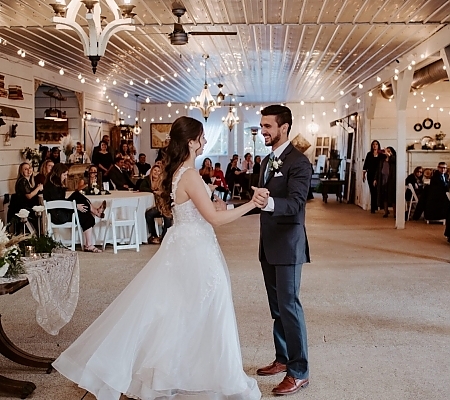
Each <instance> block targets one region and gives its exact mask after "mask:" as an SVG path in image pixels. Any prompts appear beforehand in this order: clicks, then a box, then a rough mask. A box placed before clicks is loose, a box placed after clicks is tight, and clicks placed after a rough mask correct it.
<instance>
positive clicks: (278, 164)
mask: <svg viewBox="0 0 450 400" xmlns="http://www.w3.org/2000/svg"><path fill="white" fill-rule="evenodd" d="M282 166H283V161H281V160H279V159H278V158H276V157H275V159H274V160H273V161H271V164H270V166H269V171H278V170H279V169H280V168H281V167H282Z"/></svg>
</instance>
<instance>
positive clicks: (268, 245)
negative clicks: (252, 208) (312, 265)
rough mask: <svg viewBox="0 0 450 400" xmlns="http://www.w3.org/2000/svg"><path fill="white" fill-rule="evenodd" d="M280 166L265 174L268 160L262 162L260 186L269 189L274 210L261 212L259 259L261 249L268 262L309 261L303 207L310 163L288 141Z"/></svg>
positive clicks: (286, 263)
mask: <svg viewBox="0 0 450 400" xmlns="http://www.w3.org/2000/svg"><path fill="white" fill-rule="evenodd" d="M279 160H281V161H282V163H283V164H282V165H281V167H280V168H279V169H278V170H277V171H275V170H272V171H271V172H270V174H269V177H268V180H267V182H266V183H265V184H264V174H265V171H266V166H267V163H268V161H269V156H267V157H265V158H264V160H263V161H262V163H261V172H260V177H259V186H260V187H265V188H267V189H268V190H269V191H270V196H271V197H272V198H273V200H274V206H275V207H274V211H273V212H267V211H261V216H260V218H261V230H260V243H259V259H260V260H261V255H262V250H264V255H265V257H266V260H267V262H268V263H269V264H272V265H288V264H302V263H305V262H309V261H310V259H309V246H308V238H307V237H306V231H305V206H306V200H307V197H308V191H309V186H310V181H311V163H310V162H309V160H308V158H307V157H306V156H305V155H303V154H302V153H301V152H300V151H298V150H297V149H296V148H295V147H294V146H293V145H292V144H289V145H288V146H287V147H286V149H285V150H284V151H283V153H282V154H281V156H280V158H279Z"/></svg>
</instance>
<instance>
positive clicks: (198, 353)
mask: <svg viewBox="0 0 450 400" xmlns="http://www.w3.org/2000/svg"><path fill="white" fill-rule="evenodd" d="M205 144H206V139H205V136H204V133H203V126H202V124H201V123H200V122H199V121H197V120H195V119H193V118H189V117H180V118H178V119H177V120H176V121H175V122H174V123H173V125H172V128H171V131H170V142H169V145H168V147H167V151H166V156H165V164H164V165H166V167H165V173H164V178H163V181H162V184H161V186H162V187H161V203H162V204H161V206H162V208H163V211H165V213H167V212H171V213H172V214H173V219H174V224H173V226H172V227H171V228H169V229H168V231H167V234H166V236H165V237H164V240H163V242H162V244H161V248H160V249H159V250H158V252H157V253H156V254H155V255H154V256H153V258H152V259H151V260H150V261H149V262H148V263H147V265H146V266H145V267H144V268H143V269H142V270H141V271H140V272H139V273H138V274H137V275H136V277H135V278H134V279H133V281H132V282H131V283H130V284H129V285H128V286H127V287H126V288H125V289H124V290H123V292H122V293H121V294H120V295H119V296H118V297H117V298H116V299H115V300H114V301H113V302H112V303H111V305H110V306H109V307H108V308H107V309H106V310H105V311H104V312H103V313H102V314H101V315H100V316H99V317H98V318H97V320H96V321H94V323H93V324H92V325H91V326H90V327H89V328H87V329H86V331H85V332H84V333H83V334H82V335H81V336H80V337H79V338H78V339H77V340H76V341H75V342H74V343H73V344H72V345H71V346H70V347H69V348H68V349H67V350H66V351H64V352H63V353H62V354H61V355H60V356H59V358H58V359H57V360H56V361H55V362H54V363H53V366H54V367H55V368H56V369H57V370H58V371H59V372H60V373H61V374H63V375H64V376H66V377H67V378H69V379H70V380H72V381H74V382H76V383H77V384H78V385H79V386H80V387H82V388H84V389H86V390H88V391H89V392H91V393H92V394H94V395H95V396H96V398H97V399H99V400H118V399H119V398H120V395H121V393H124V394H125V395H126V396H127V397H129V398H132V399H141V400H153V399H157V400H259V399H260V398H261V393H260V391H259V389H258V386H257V383H256V381H255V380H254V379H253V378H250V377H248V376H247V375H246V374H245V372H244V371H243V367H242V357H241V352H240V345H239V337H238V332H237V327H236V318H235V314H234V308H233V301H232V296H231V287H230V279H229V275H228V269H227V266H226V263H225V260H224V258H223V255H222V252H221V250H220V247H219V244H218V242H217V238H216V236H215V234H214V230H213V227H212V226H219V225H222V224H226V223H228V222H232V221H234V220H236V219H237V218H239V217H240V216H242V215H243V214H245V213H247V212H249V211H250V210H252V209H253V208H255V206H256V205H255V204H254V202H253V200H251V201H250V202H248V203H246V204H243V205H242V206H240V207H238V208H235V209H232V210H226V205H225V203H224V202H223V201H221V200H219V199H218V198H217V199H216V202H214V203H213V202H211V200H210V197H211V191H210V189H209V187H208V186H207V185H206V184H205V183H204V182H203V180H202V178H201V177H200V175H199V174H198V172H197V171H196V170H195V168H194V161H195V158H196V157H197V156H199V155H200V154H202V152H203V147H204V146H205Z"/></svg>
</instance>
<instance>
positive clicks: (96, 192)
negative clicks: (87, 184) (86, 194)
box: [94, 186, 100, 194]
mask: <svg viewBox="0 0 450 400" xmlns="http://www.w3.org/2000/svg"><path fill="white" fill-rule="evenodd" d="M99 193H100V190H99V189H98V187H97V186H94V194H99Z"/></svg>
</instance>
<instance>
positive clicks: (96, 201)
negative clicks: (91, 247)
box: [58, 190, 155, 245]
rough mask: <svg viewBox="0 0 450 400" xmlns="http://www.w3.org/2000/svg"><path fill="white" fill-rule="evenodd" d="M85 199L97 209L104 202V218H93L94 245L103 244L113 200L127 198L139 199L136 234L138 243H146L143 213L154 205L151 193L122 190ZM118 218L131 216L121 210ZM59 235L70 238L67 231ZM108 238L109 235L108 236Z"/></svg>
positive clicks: (127, 211)
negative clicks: (137, 234)
mask: <svg viewBox="0 0 450 400" xmlns="http://www.w3.org/2000/svg"><path fill="white" fill-rule="evenodd" d="M69 195H70V193H69V192H68V193H67V196H69ZM86 197H87V198H88V199H89V200H90V201H91V203H92V204H93V205H94V206H95V207H99V206H100V204H101V203H102V201H103V200H105V201H106V210H105V218H103V219H100V218H97V217H96V218H95V226H94V227H93V228H92V233H93V239H94V243H95V244H96V245H102V244H103V238H104V236H105V229H106V227H107V221H108V219H109V217H110V212H111V203H112V201H113V200H114V199H124V198H125V199H127V198H130V199H131V198H133V199H135V198H138V199H139V206H138V211H137V217H138V232H139V242H140V243H142V242H146V241H147V237H148V234H147V224H146V222H145V211H146V210H147V209H148V208H151V207H153V206H154V204H155V200H154V197H153V193H149V192H131V191H124V190H112V191H111V192H110V194H99V195H86ZM118 217H119V218H132V215H131V214H130V211H129V210H126V209H123V210H122V214H121V215H118ZM59 231H60V232H58V233H61V235H62V236H63V237H64V238H65V239H68V238H70V232H68V230H67V229H61V230H59ZM108 236H110V233H109V234H108Z"/></svg>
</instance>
